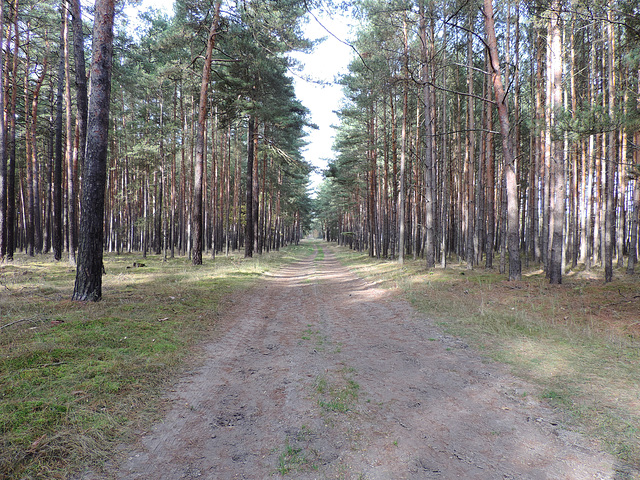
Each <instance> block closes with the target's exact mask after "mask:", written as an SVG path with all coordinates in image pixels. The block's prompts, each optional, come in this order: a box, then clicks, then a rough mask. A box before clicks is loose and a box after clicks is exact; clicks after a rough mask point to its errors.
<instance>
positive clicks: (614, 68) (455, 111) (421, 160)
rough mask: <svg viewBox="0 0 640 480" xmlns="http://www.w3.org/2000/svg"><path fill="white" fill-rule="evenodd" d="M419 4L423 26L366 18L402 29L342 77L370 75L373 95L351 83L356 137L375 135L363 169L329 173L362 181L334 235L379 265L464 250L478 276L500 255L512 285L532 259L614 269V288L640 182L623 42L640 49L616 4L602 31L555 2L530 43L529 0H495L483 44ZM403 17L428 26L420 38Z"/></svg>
mask: <svg viewBox="0 0 640 480" xmlns="http://www.w3.org/2000/svg"><path fill="white" fill-rule="evenodd" d="M418 7H419V8H418V14H417V18H416V19H414V20H411V15H412V14H411V13H409V12H406V13H403V14H402V16H398V17H395V18H394V17H392V18H391V19H390V20H389V19H388V15H387V17H386V18H385V19H382V18H381V17H380V14H379V12H376V11H375V9H374V10H372V11H371V12H370V15H371V18H375V21H372V23H373V24H375V25H379V23H376V22H387V23H390V28H392V29H393V32H394V35H388V34H386V35H387V36H385V32H382V33H380V34H378V35H379V37H378V38H377V39H376V40H377V41H378V42H381V43H382V44H383V45H385V47H386V46H388V47H389V48H382V49H381V50H380V51H381V52H382V53H380V55H383V56H386V57H387V58H384V62H382V61H380V62H378V63H376V65H379V64H381V63H383V64H386V65H389V66H392V67H393V68H392V69H391V70H390V71H388V72H387V73H385V74H381V72H376V75H373V74H371V75H370V74H369V73H367V71H366V70H364V72H365V73H364V74H362V73H360V70H354V71H353V73H351V76H350V77H349V78H348V79H347V81H346V82H345V83H346V84H347V86H348V87H351V84H354V85H360V84H357V83H356V80H358V81H361V82H363V83H367V82H369V85H370V87H368V88H369V90H366V94H363V93H362V91H363V90H362V89H360V90H356V89H353V90H352V91H353V94H352V98H353V99H354V101H353V104H354V105H355V107H354V108H355V109H356V110H357V111H358V112H359V117H358V118H359V120H360V123H359V125H360V126H359V129H360V131H361V132H364V131H367V132H369V134H368V138H367V140H366V144H365V143H364V142H362V149H363V151H366V155H365V154H363V155H362V160H359V165H360V168H359V169H353V167H352V166H351V167H350V168H349V169H348V171H347V169H344V170H341V167H340V165H341V162H342V161H344V162H345V163H346V161H347V160H349V161H351V160H350V159H349V158H348V154H347V153H345V152H343V153H342V154H341V155H342V156H343V157H344V158H345V160H341V157H340V156H339V157H338V160H337V162H336V168H337V171H338V174H337V175H334V177H335V178H334V179H330V180H333V181H335V182H336V183H338V184H339V183H341V182H342V183H343V184H346V182H354V183H355V184H356V185H357V186H358V188H355V189H354V188H352V189H351V195H350V198H349V199H348V201H346V202H343V204H342V205H340V207H339V208H337V209H336V210H335V212H334V214H333V215H325V217H324V221H325V224H324V227H323V231H324V232H325V236H326V237H327V238H330V239H338V240H339V241H340V242H341V243H347V244H349V245H351V246H353V247H354V248H358V249H362V250H367V249H368V251H369V253H370V255H372V256H377V257H380V256H390V257H397V258H399V259H400V261H402V259H403V256H404V255H406V254H408V255H414V256H422V257H424V259H425V261H426V264H427V266H428V267H433V266H434V265H435V264H436V262H437V261H438V259H439V261H440V263H441V264H442V265H445V264H446V262H447V260H448V259H449V258H451V256H452V255H454V256H456V257H457V258H458V259H459V260H460V261H465V262H466V264H467V266H468V267H469V268H473V266H475V265H479V264H481V263H482V262H483V259H484V263H485V265H486V266H487V267H492V266H493V260H494V256H495V255H496V254H497V255H499V259H500V269H501V271H503V272H505V273H506V271H507V263H508V265H509V267H508V274H509V278H511V279H517V278H519V276H520V261H521V258H522V259H523V260H524V261H525V262H527V263H528V262H529V261H535V262H540V263H542V264H543V266H544V268H545V269H546V271H547V274H548V276H549V278H550V281H551V282H552V283H560V282H561V281H562V274H563V272H564V270H565V268H566V267H567V266H576V265H578V264H579V263H581V264H584V265H585V266H586V267H587V268H590V267H591V266H594V265H598V264H600V265H602V266H603V267H604V272H605V278H606V280H607V281H610V280H611V279H612V272H613V264H614V260H615V261H616V262H617V264H618V266H619V267H621V266H623V261H624V259H625V258H626V259H627V260H628V264H627V271H628V272H633V271H634V266H635V263H636V258H637V251H638V213H639V212H640V203H639V200H640V197H639V196H638V195H639V190H640V186H639V183H640V181H639V180H638V177H637V172H636V173H635V174H633V173H632V168H631V166H633V165H635V166H636V167H635V168H636V169H637V168H638V167H637V166H638V165H639V164H640V154H639V149H638V144H637V140H638V135H639V134H638V126H637V122H634V121H633V120H632V118H631V117H632V115H630V113H634V112H635V111H637V109H638V102H639V101H640V91H639V89H640V80H639V78H640V68H639V66H638V65H637V62H636V64H633V62H625V61H623V59H622V57H621V55H623V52H621V51H620V49H618V48H617V45H618V44H620V43H621V42H624V43H625V47H626V49H627V51H626V53H629V52H630V51H633V48H634V46H635V48H636V49H637V48H638V42H637V41H636V42H635V43H633V42H632V41H631V40H632V39H629V38H628V36H629V35H631V33H630V32H629V31H626V30H625V28H624V26H622V25H624V22H622V21H619V20H620V19H616V18H615V17H614V15H615V14H616V13H615V9H614V8H608V9H607V10H606V14H605V15H603V17H602V18H601V19H600V20H599V21H598V22H592V21H591V20H592V19H590V18H587V14H586V13H584V15H582V14H580V13H579V11H578V10H576V9H574V10H571V9H568V10H565V11H563V10H562V9H561V5H560V3H559V2H553V3H552V4H551V5H550V8H549V9H548V10H547V11H546V12H544V14H541V15H540V16H539V17H538V18H536V22H533V21H529V22H528V25H529V26H528V28H527V30H526V36H525V35H523V32H522V30H523V29H524V28H525V27H523V26H522V25H521V23H522V19H521V10H520V8H521V4H520V3H519V2H516V4H515V9H514V8H513V7H512V6H511V5H510V4H509V5H508V6H507V8H506V11H505V10H503V11H501V12H499V13H500V14H501V15H498V16H496V15H495V14H494V12H493V6H492V4H491V2H490V1H487V0H485V2H484V8H483V16H482V23H483V24H484V30H485V32H484V33H485V35H484V36H482V42H480V41H478V39H479V38H480V34H479V33H477V31H479V29H478V28H477V24H478V17H477V13H476V12H474V11H470V12H468V13H467V14H466V16H458V17H457V18H456V17H451V18H450V19H449V20H448V21H446V22H441V21H440V20H439V19H438V18H437V17H436V16H435V15H434V11H435V10H433V9H434V8H436V7H435V4H434V3H433V2H428V3H425V2H422V1H420V2H418ZM576 8H577V7H576ZM430 9H431V10H430ZM381 11H383V10H382V9H381ZM530 15H532V14H530ZM394 19H395V20H396V21H395V22H394ZM412 22H413V23H412ZM407 23H409V24H410V25H414V26H415V27H416V30H415V32H416V33H415V37H416V38H417V39H418V40H417V41H416V42H415V44H413V45H412V44H411V39H410V38H409V36H408V35H407V34H406V32H407ZM402 25H404V26H402ZM496 25H497V26H496ZM368 28H369V29H372V28H373V27H371V26H368V27H364V28H363V30H364V31H365V33H366V35H365V34H362V42H363V43H362V44H361V45H360V48H362V49H366V48H368V45H367V44H366V42H367V41H368V40H367V39H368V38H370V35H371V33H370V32H368V31H367V29H368ZM496 29H499V33H500V38H501V39H502V46H500V45H499V44H498V39H497V38H496ZM436 32H438V33H437V34H436ZM523 37H526V38H523ZM398 38H403V39H404V40H403V44H398V41H397V39H398ZM465 38H466V44H465V43H463V41H461V40H463V39H465ZM463 45H464V46H465V47H466V48H465V49H464V50H463V48H462V47H463ZM500 47H501V48H500ZM412 51H414V52H415V53H413V58H411V55H412V53H411V52H412ZM498 51H502V52H505V57H504V58H499V55H498ZM523 51H526V52H532V53H531V54H527V55H523V53H522V52H523ZM394 52H397V56H396V57H393V54H394ZM463 52H464V56H463ZM465 57H466V58H465ZM525 59H526V61H527V62H529V63H528V65H523V61H525ZM368 61H370V62H371V63H372V64H373V62H374V60H372V59H370V58H369V57H368ZM514 64H515V65H516V66H518V67H519V68H516V69H514V68H513V65H514ZM501 66H506V67H501ZM416 71H419V72H420V76H419V77H418V79H419V81H418V82H416ZM563 75H564V76H563ZM361 77H365V78H361ZM374 78H375V81H374V82H372V79H374ZM416 83H417V84H418V85H416ZM359 88H360V87H359ZM407 92H408V94H407ZM523 102H526V105H523ZM412 110H413V113H412ZM349 115H350V116H349V118H350V119H351V118H353V116H354V115H353V113H350V114H349ZM398 131H400V132H401V134H400V140H399V141H398V138H397V137H398V135H397V132H398ZM496 135H499V137H500V138H499V139H496V138H495V137H496ZM632 145H633V147H632ZM379 158H382V161H380V160H377V159H379ZM350 165H351V164H350ZM349 172H352V173H349Z"/></svg>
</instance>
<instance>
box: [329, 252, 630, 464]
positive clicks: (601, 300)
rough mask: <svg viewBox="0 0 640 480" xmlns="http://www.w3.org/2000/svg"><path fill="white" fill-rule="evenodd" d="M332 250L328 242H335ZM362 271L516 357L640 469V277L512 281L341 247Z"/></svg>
mask: <svg viewBox="0 0 640 480" xmlns="http://www.w3.org/2000/svg"><path fill="white" fill-rule="evenodd" d="M325 248H328V247H325ZM335 252H336V254H337V256H338V257H339V259H340V260H341V261H342V262H343V263H345V264H347V265H348V266H349V267H350V268H351V269H352V270H353V271H354V272H355V273H356V274H358V275H360V276H361V277H363V278H365V279H367V280H368V281H370V282H372V283H376V284H378V285H379V286H383V287H386V288H397V289H398V290H399V291H400V292H401V293H402V294H403V295H404V296H406V298H408V299H409V300H410V301H411V302H412V304H413V305H414V306H415V307H416V308H417V309H418V310H419V311H421V312H423V313H424V314H425V315H426V316H427V317H428V318H431V319H432V320H433V321H435V322H436V323H437V324H438V325H440V326H441V327H442V328H443V329H444V330H445V331H447V333H449V334H453V335H458V336H461V337H464V338H465V340H466V341H467V342H469V343H471V344H473V345H474V346H475V347H476V348H477V349H478V350H479V351H480V352H481V353H483V354H484V355H486V356H488V357H491V358H493V359H495V360H498V361H500V362H503V363H506V364H509V365H510V366H511V367H512V369H513V371H514V373H515V374H517V375H518V376H520V377H522V378H525V379H527V380H528V381H531V382H533V383H535V384H537V385H538V386H539V392H540V393H539V396H540V397H541V398H544V399H545V400H546V401H548V402H550V403H551V404H552V405H554V406H556V407H557V408H558V409H560V411H562V412H563V413H564V419H565V426H566V427H567V428H573V429H576V430H579V431H582V432H584V433H586V434H588V435H590V436H591V437H593V438H597V439H598V440H599V441H600V443H601V444H602V445H603V446H604V447H605V448H606V449H607V450H608V451H609V452H610V453H613V454H614V455H617V456H618V458H620V459H621V460H622V461H623V462H625V463H628V464H631V465H635V466H640V296H639V295H638V292H640V280H639V279H638V277H637V276H628V275H626V274H625V273H624V270H622V269H620V270H618V271H616V274H615V276H614V281H613V282H611V283H609V284H605V282H604V280H603V278H604V276H603V275H602V274H601V273H602V272H599V271H594V272H586V271H584V270H583V271H575V272H568V274H567V275H565V276H564V277H563V284H562V285H558V286H552V285H549V283H548V279H547V278H546V277H545V275H544V273H543V272H542V271H540V270H534V269H528V270H526V271H524V272H523V279H522V280H521V281H518V282H509V281H507V280H506V275H504V274H500V273H498V272H497V271H496V270H486V269H484V268H482V267H477V268H475V269H473V270H468V269H467V268H466V266H465V265H463V264H460V265H451V266H449V267H447V269H442V268H436V269H432V270H427V269H426V268H425V267H424V261H423V260H421V259H418V260H411V259H409V260H408V261H407V260H405V263H404V265H403V266H401V265H399V264H398V263H397V262H393V261H388V260H374V259H370V258H369V257H368V256H367V255H366V254H361V253H357V252H353V251H350V250H348V249H346V248H335Z"/></svg>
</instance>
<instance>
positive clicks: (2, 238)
mask: <svg viewBox="0 0 640 480" xmlns="http://www.w3.org/2000/svg"><path fill="white" fill-rule="evenodd" d="M2 32H4V2H0V108H2V109H4V82H5V75H4V37H3V35H2ZM6 153H7V149H6V128H5V121H4V115H0V262H2V261H4V259H5V255H6V252H7V217H6V215H7V156H6Z"/></svg>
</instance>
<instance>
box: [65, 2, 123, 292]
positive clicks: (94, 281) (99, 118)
mask: <svg viewBox="0 0 640 480" xmlns="http://www.w3.org/2000/svg"><path fill="white" fill-rule="evenodd" d="M114 9H115V0H96V9H95V20H94V26H93V55H92V62H91V101H90V105H89V111H88V114H89V116H88V123H87V155H86V159H85V164H84V168H83V175H82V214H81V218H80V241H79V244H78V267H77V269H76V281H75V286H74V289H73V296H72V299H73V300H80V301H98V300H100V299H101V298H102V273H103V269H104V266H103V263H102V255H103V216H104V194H105V184H106V168H107V148H108V140H109V106H110V96H111V67H112V57H113V17H114Z"/></svg>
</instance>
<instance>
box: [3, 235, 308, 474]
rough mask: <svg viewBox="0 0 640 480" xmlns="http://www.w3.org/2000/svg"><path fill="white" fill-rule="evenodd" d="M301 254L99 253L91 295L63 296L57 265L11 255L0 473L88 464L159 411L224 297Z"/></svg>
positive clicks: (69, 273) (64, 280)
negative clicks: (98, 274)
mask: <svg viewBox="0 0 640 480" xmlns="http://www.w3.org/2000/svg"><path fill="white" fill-rule="evenodd" d="M312 252H313V248H311V247H309V246H308V245H303V246H300V247H288V248H286V249H283V250H282V251H281V252H273V253H269V254H265V255H263V256H260V257H256V258H254V259H252V260H251V259H249V260H245V259H244V258H242V257H240V256H229V257H224V256H219V257H217V258H216V259H215V261H212V260H208V261H207V260H205V265H203V266H198V267H194V266H192V265H191V263H190V261H189V260H188V259H187V258H183V257H180V258H174V259H167V260H166V261H163V258H162V257H161V256H147V257H146V258H141V256H140V255H133V254H122V255H114V254H108V255H106V256H105V262H104V263H105V268H106V272H107V273H106V275H105V276H104V277H103V300H102V301H100V302H98V303H80V302H72V301H70V300H69V299H70V298H71V293H72V289H73V282H74V278H75V269H74V268H72V267H71V266H70V265H69V264H68V263H64V262H55V261H53V259H52V258H50V257H48V256H44V257H43V256H40V257H35V258H28V257H25V256H23V255H16V257H15V260H14V261H13V262H12V263H9V264H4V265H2V266H0V327H1V329H0V398H1V402H0V436H1V440H0V442H1V443H0V478H21V479H28V478H43V479H44V478H46V479H51V478H66V477H67V476H69V475H70V472H73V471H74V470H78V469H80V468H92V469H94V470H98V471H99V470H100V468H102V467H103V466H104V464H105V462H106V461H107V460H108V459H110V458H111V457H112V456H113V453H114V452H113V446H114V445H116V444H117V443H119V442H122V441H126V439H127V438H129V436H130V435H131V434H132V432H133V431H135V430H136V429H137V428H139V427H140V426H141V425H147V424H149V422H151V421H153V420H154V419H157V418H158V415H159V408H160V397H159V395H158V393H159V392H160V391H161V390H162V388H163V387H166V386H167V382H169V381H170V380H171V379H172V378H174V376H175V374H176V373H177V372H178V371H179V370H180V369H181V368H184V366H185V362H186V361H189V360H190V359H192V357H194V356H195V354H196V352H197V349H194V346H195V345H197V344H198V343H199V342H201V341H202V340H203V339H204V338H207V337H211V336H213V335H215V331H216V320H217V318H218V317H217V312H218V311H219V310H220V308H221V306H222V305H224V302H226V301H228V299H230V298H231V296H232V295H234V294H236V295H240V294H241V293H240V292H241V291H243V290H245V289H247V288H248V287H249V286H250V285H251V284H252V283H253V282H254V281H255V280H256V279H257V278H259V277H260V276H261V275H262V274H263V273H265V272H266V271H268V270H270V269H274V268H276V267H278V266H280V265H282V264H284V263H286V262H290V261H293V260H294V259H296V258H301V257H303V256H308V255H310V254H311V253H312ZM142 264H143V266H140V265H142Z"/></svg>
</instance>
